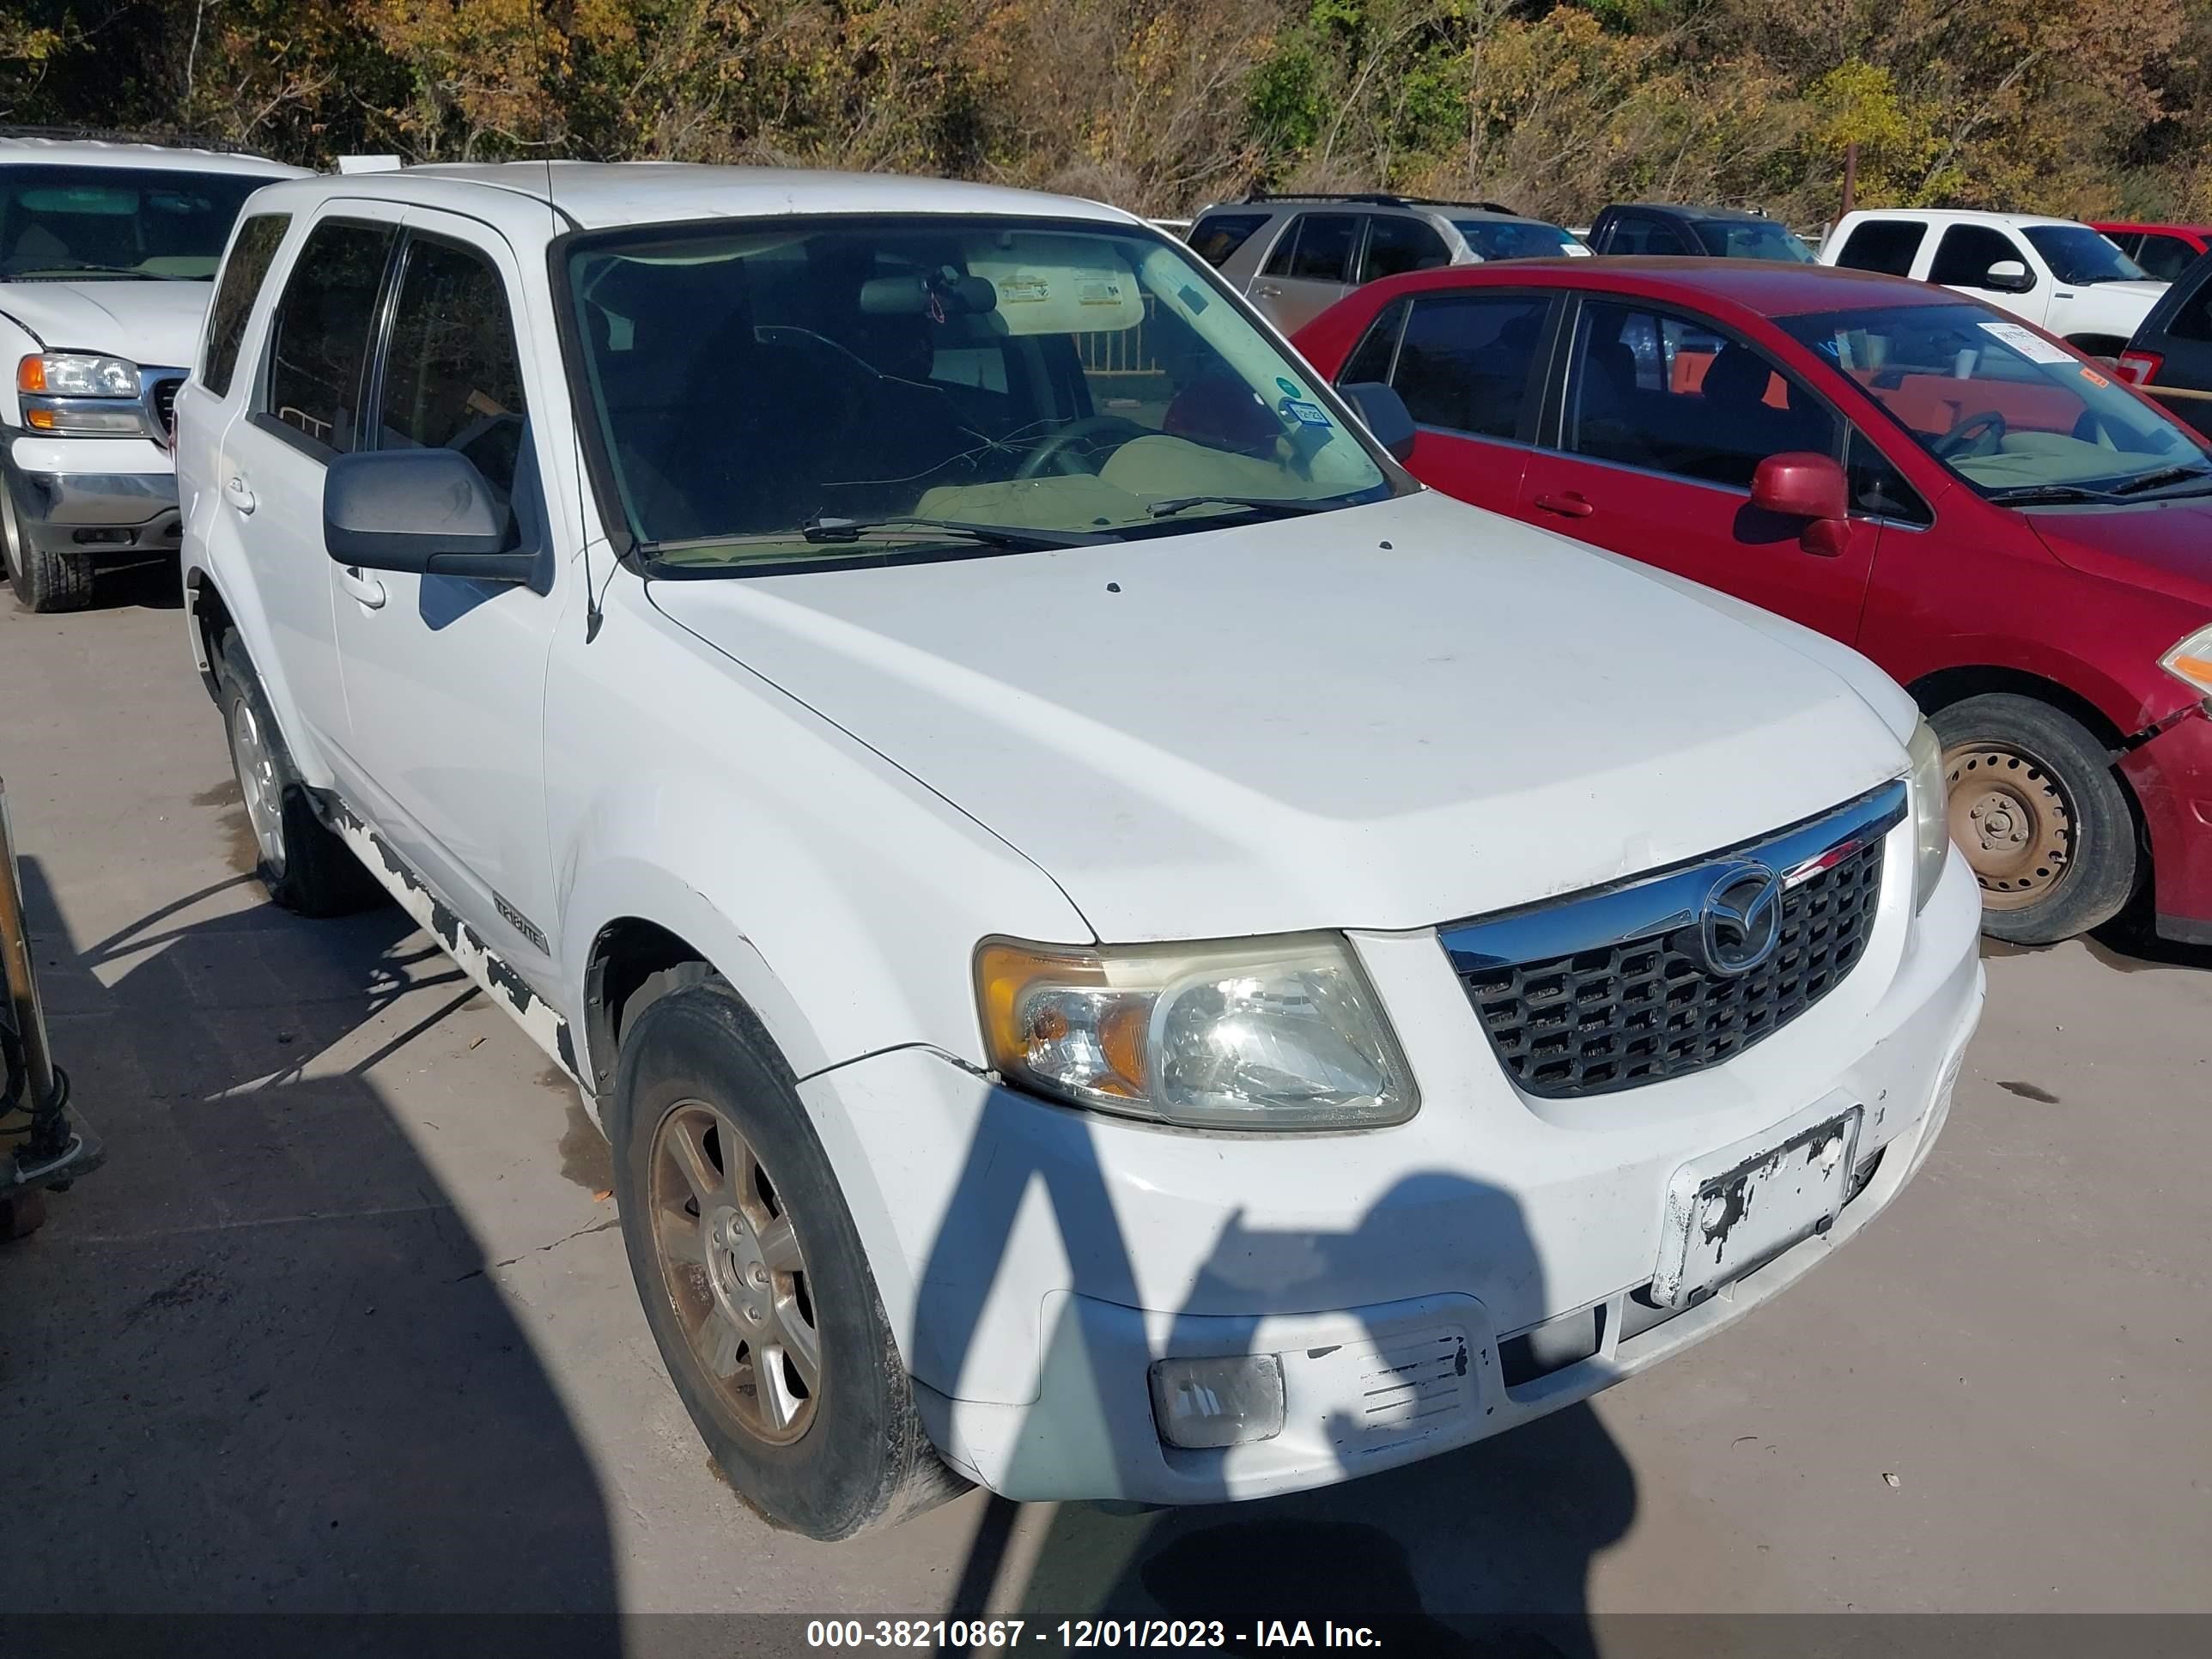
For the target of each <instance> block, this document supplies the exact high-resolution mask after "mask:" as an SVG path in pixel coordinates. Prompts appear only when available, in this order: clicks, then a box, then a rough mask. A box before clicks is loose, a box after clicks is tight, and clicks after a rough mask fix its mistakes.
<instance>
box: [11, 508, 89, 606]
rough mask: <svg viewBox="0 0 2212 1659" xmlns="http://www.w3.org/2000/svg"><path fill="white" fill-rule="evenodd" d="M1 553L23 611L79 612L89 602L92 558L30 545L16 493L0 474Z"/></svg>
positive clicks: (28, 534)
mask: <svg viewBox="0 0 2212 1659" xmlns="http://www.w3.org/2000/svg"><path fill="white" fill-rule="evenodd" d="M0 554H4V555H5V556H6V558H7V562H8V586H10V587H12V588H14V589H15V598H16V599H17V600H18V601H19V602H20V603H21V605H22V606H23V608H24V609H25V610H26V611H40V612H52V611H82V610H83V609H84V608H85V606H87V605H90V604H91V603H92V559H91V557H90V556H89V555H88V554H83V553H50V552H47V551H46V550H45V549H43V548H40V547H37V546H34V545H33V544H32V541H31V538H30V533H29V532H27V531H26V530H25V529H24V528H23V520H22V517H21V514H20V513H17V512H16V510H15V489H14V487H13V486H12V485H10V484H9V483H8V480H7V477H6V476H5V475H4V474H0Z"/></svg>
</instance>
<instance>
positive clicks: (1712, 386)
mask: <svg viewBox="0 0 2212 1659" xmlns="http://www.w3.org/2000/svg"><path fill="white" fill-rule="evenodd" d="M1576 309H1577V316H1576V317H1575V319H1573V320H1572V322H1571V325H1570V327H1569V329H1568V331H1567V332H1566V343H1567V349H1566V350H1565V351H1564V352H1561V353H1560V354H1559V362H1560V364H1561V368H1562V371H1563V372H1562V373H1561V374H1560V375H1559V376H1557V377H1555V379H1554V381H1553V386H1552V388H1551V395H1550V396H1549V397H1547V399H1546V409H1545V412H1544V418H1543V423H1542V436H1543V438H1544V440H1545V441H1544V442H1543V443H1542V444H1541V445H1540V446H1539V447H1537V448H1536V449H1535V450H1534V452H1533V453H1531V455H1530V457H1529V459H1528V467H1527V470H1526V471H1525V472H1524V473H1523V475H1522V482H1521V492H1520V499H1519V502H1518V506H1517V508H1516V516H1518V517H1521V518H1524V519H1527V520H1528V521H1529V522H1530V523H1532V524H1538V525H1541V526H1545V527H1546V528H1547V529H1552V530H1557V531H1559V532H1562V533H1563V534H1565V535H1569V536H1574V537H1577V538H1580V539H1581V540H1583V541H1587V542H1590V543H1594V544H1596V545H1597V546H1600V547H1604V548H1609V549H1611V550H1613V551H1614V552H1616V553H1623V554H1626V555H1627V556H1629V557H1631V558H1635V559H1640V560H1643V561H1644V562H1646V563H1648V564H1655V565H1658V566H1660V567H1662V568H1664V569H1668V570H1672V571H1674V572H1675V573H1676V574H1680V575H1683V576H1687V577H1689V578H1690V579H1691V580H1693V581H1699V582H1703V583H1705V585H1706V586H1711V587H1717V588H1719V589H1720V590H1721V591H1723V592H1727V593H1733V594H1735V596H1736V597H1737V598H1739V599H1748V600H1750V601H1751V602H1752V603H1753V605H1760V606H1763V607H1764V608H1765V609H1766V610H1769V611H1777V612H1778V613H1780V614H1781V615H1783V616H1785V617H1790V618H1792V619H1793V620H1795V621H1797V622H1801V623H1804V624H1806V625H1807V626H1808V627H1810V628H1815V629H1819V630H1820V632H1822V633H1824V634H1827V635H1832V636H1833V637H1834V638H1837V639H1839V640H1844V641H1849V640H1850V639H1852V638H1853V637H1855V636H1856V635H1857V631H1858V620H1859V613H1860V610H1861V608H1862V606H1863V604H1864V601H1865V597H1866V588H1867V582H1868V580H1869V577H1870V575H1871V574H1872V572H1873V568H1874V557H1875V544H1876V541H1877V539H1878V538H1879V535H1880V527H1879V526H1878V525H1877V524H1876V523H1875V521H1874V520H1873V519H1872V518H1870V517H1863V516H1857V515H1855V516H1854V517H1853V518H1852V520H1851V521H1850V528H1849V532H1848V534H1847V537H1846V542H1845V546H1844V551H1843V553H1842V554H1841V556H1838V557H1833V558H1830V557H1825V556H1817V555H1814V554H1812V553H1808V552H1807V551H1806V550H1804V548H1803V546H1802V544H1801V542H1800V539H1799V538H1800V532H1802V529H1803V527H1804V526H1803V522H1802V520H1794V519H1782V518H1778V517H1776V516H1774V515H1772V514H1771V513H1765V512H1762V511H1760V510H1759V509H1758V508H1755V507H1753V506H1752V504H1751V477H1752V473H1753V471H1754V470H1755V469H1756V468H1757V466H1758V465H1759V462H1761V461H1762V460H1765V459H1766V458H1767V457H1768V456H1769V455H1775V454H1780V453H1784V451H1790V450H1809V451H1812V452H1813V453H1818V454H1825V455H1830V456H1832V457H1834V458H1836V459H1838V461H1839V462H1840V461H1842V460H1843V459H1844V423H1843V422H1841V421H1839V420H1838V417H1837V416H1836V415H1835V413H1834V412H1833V410H1831V409H1830V408H1829V407H1828V405H1827V404H1826V402H1824V401H1823V400H1822V399H1820V398H1819V397H1817V396H1816V395H1815V394H1814V392H1812V391H1811V390H1810V389H1809V388H1808V387H1807V386H1805V385H1804V384H1803V383H1802V380H1799V379H1798V378H1797V377H1796V376H1795V375H1793V374H1789V373H1788V372H1786V371H1784V369H1783V368H1781V366H1780V365H1779V364H1778V363H1777V362H1774V360H1773V359H1772V358H1771V357H1770V356H1768V355H1767V354H1766V353H1765V352H1763V351H1761V350H1760V349H1758V348H1757V347H1755V346H1753V345H1752V344H1750V343H1748V342H1747V341H1744V340H1742V339H1741V338H1739V337H1736V336H1735V335H1734V334H1732V333H1731V332H1730V331H1728V330H1726V329H1723V327H1721V326H1720V325H1718V324H1717V323H1715V322H1713V321H1711V319H1706V318H1703V317H1699V316H1695V315H1693V314H1692V313H1686V312H1679V311H1674V310H1671V309H1665V308H1661V307H1653V306H1650V305H1649V304H1646V303H1644V302H1642V301H1634V300H1625V299H1613V298H1603V299H1601V298H1598V297H1596V296H1595V295H1583V296H1582V297H1581V298H1580V300H1579V301H1578V302H1577V307H1576Z"/></svg>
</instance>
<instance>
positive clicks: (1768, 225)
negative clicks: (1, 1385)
mask: <svg viewBox="0 0 2212 1659" xmlns="http://www.w3.org/2000/svg"><path fill="white" fill-rule="evenodd" d="M1697 229H1698V240H1699V241H1701V242H1703V243H1704V244H1705V252H1708V253H1713V254H1717V255H1718V256H1719V257H1721V258H1723V259H1786V260H1788V261H1789V262H1790V263H1791V264H1800V265H1809V264H1814V263H1815V261H1814V254H1813V250H1812V249H1811V248H1809V247H1808V246H1806V245H1805V242H1804V239H1803V238H1802V237H1800V236H1799V235H1798V234H1796V232H1795V231H1793V230H1791V229H1790V228H1789V227H1788V226H1787V225H1778V224H1776V223H1774V222H1772V221H1771V220H1767V219H1700V220H1699V221H1698V222H1697Z"/></svg>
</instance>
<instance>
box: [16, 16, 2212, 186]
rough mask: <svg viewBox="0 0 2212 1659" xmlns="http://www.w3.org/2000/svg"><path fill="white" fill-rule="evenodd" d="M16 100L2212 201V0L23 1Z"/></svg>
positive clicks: (1257, 169)
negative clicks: (2020, 0) (1851, 172)
mask: <svg viewBox="0 0 2212 1659" xmlns="http://www.w3.org/2000/svg"><path fill="white" fill-rule="evenodd" d="M0 7H4V10H0V121H5V122H10V123H29V124H40V123H51V124H56V125H89V126H97V127H104V128H105V127H127V128H134V129H137V130H141V131H149V132H153V133H156V134H162V135H169V136H179V137H181V136H201V137H209V138H214V139H219V140H222V141H225V142H228V143H239V144H243V145H246V146H248V147H251V148H253V149H259V150H262V151H264V152H266V153H269V154H272V155H281V156H283V157H286V158H288V159H292V160H296V161H306V162H310V163H314V162H326V161H328V160H329V159H330V158H331V156H332V155H337V154H340V153H343V152H345V151H349V150H396V151H398V152H399V153H401V154H402V155H406V156H409V157H410V158H413V159H418V160H459V159H495V158H502V157H517V156H527V157H534V156H540V155H581V156H588V157H600V158H613V157H627V156H650V157H661V158H671V159H684V160H708V161H781V162H790V163H798V164H803V165H811V166H842V167H860V168H880V169H894V170H900V171H909V172H928V173H956V174H960V175H963V176H969V177H976V178H987V179H1002V180H1006V181H1009V182H1013V183H1019V184H1031V185H1048V186H1051V187H1055V188H1060V189H1071V190H1077V191H1084V192H1085V193H1088V194H1091V195H1095V196H1101V197H1107V198H1109V199H1112V200H1115V201H1118V202H1121V203H1123V204H1127V205H1128V206H1132V207H1135V208H1139V209H1141V210H1148V211H1152V212H1163V213H1166V212H1181V211H1188V210H1189V209H1190V208H1191V207H1192V206H1194V204H1196V203H1198V202H1200V201H1201V200H1204V199H1206V198H1207V197H1218V196H1223V195H1227V194H1231V193H1234V192H1237V191H1243V190H1244V189H1247V188H1249V187H1252V186H1255V185H1260V186H1267V187H1274V188H1286V187H1298V186H1304V187H1320V186H1329V187H1334V188H1370V189H1371V188H1376V187H1389V188H1395V189H1401V190H1407V191H1420V192H1424V193H1429V194H1436V195H1451V196H1473V195H1480V196H1485V197H1503V198H1504V199H1509V200H1512V201H1515V202H1516V203H1518V204H1522V205H1523V206H1525V207H1526V208H1528V209H1529V210H1533V211H1536V212H1541V213H1545V214H1548V215H1550V216H1554V217H1557V218H1560V219H1565V220H1572V221H1579V220H1580V219H1582V218H1583V217H1584V216H1587V215H1589V213H1591V212H1592V211H1594V210H1595V209H1596V208H1597V207H1598V206H1599V205H1600V204H1602V203H1604V202H1607V201H1611V200H1618V199H1622V198H1626V197H1639V196H1655V197H1672V198H1675V199H1698V200H1707V201H1719V202H1737V203H1749V204H1758V205H1760V206H1764V207H1766V208H1768V209H1769V210H1772V211H1774V212H1776V213H1778V214H1780V215H1782V216H1786V217H1788V218H1790V219H1792V220H1794V221H1796V222H1805V223H1817V222H1820V220H1822V219H1824V218H1826V217H1827V216H1830V215H1832V213H1833V211H1834V209H1835V205H1836V202H1837V198H1838V190H1839V187H1840V183H1841V176H1842V171H1843V160H1844V154H1845V152H1846V150H1847V149H1848V148H1849V147H1850V146H1854V145H1856V146H1857V151H1858V156H1859V173H1858V178H1859V195H1860V199H1861V200H1862V201H1863V202H1866V203H1875V204H1878V203H1905V204H1950V205H1963V206H1990V207H2007V208H2016V209H2030V210H2042V211H2049V212H2063V213H2074V214H2082V215H2087V214H2094V213H2103V212H2114V213H2118V212H2128V213H2133V214H2144V215H2148V214H2159V215H2170V216H2197V217H2212V0H2037V3H2036V4H2034V5H2033V6H2021V5H2018V4H2016V3H2011V0H1814V3H1810V4H1808V3H1805V0H1557V3H1555V0H962V3H957V4H956V3H953V0H0Z"/></svg>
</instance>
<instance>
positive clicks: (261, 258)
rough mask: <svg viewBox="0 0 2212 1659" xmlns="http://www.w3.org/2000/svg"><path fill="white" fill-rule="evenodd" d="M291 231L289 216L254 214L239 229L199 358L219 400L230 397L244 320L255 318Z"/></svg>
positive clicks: (202, 377)
mask: <svg viewBox="0 0 2212 1659" xmlns="http://www.w3.org/2000/svg"><path fill="white" fill-rule="evenodd" d="M291 227H292V216H291V215H290V214H289V213H257V214H255V215H254V216H252V218H250V219H248V220H246V222H244V223H243V224H241V225H240V226H239V228H238V237H237V240H235V241H234V242H233V243H232V244H231V248H230V258H228V259H226V260H224V261H223V264H222V281H221V282H219V283H216V290H215V302H214V303H213V304H212V305H210V307H208V321H207V341H206V343H205V345H204V348H203V349H202V351H201V354H200V384H201V385H202V386H205V387H206V388H207V389H208V390H209V391H210V392H214V393H215V395H216V397H218V398H222V397H227V396H228V395H229V392H230V377H231V375H232V374H233V372H234V371H235V370H236V368H237V367H238V349H239V347H240V344H241V343H243V342H244V341H245V338H246V319H247V318H248V317H249V316H251V315H252V313H253V301H254V296H255V295H258V294H259V293H260V292H261V284H262V283H264V281H266V280H267V278H268V276H269V267H270V264H273V263H274V262H275V260H276V250H277V248H278V247H279V246H281V245H282V244H283V240H284V233H285V232H286V231H287V230H289V229H290V228H291Z"/></svg>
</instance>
